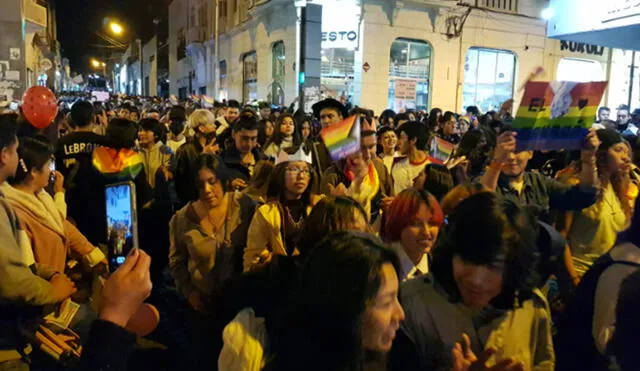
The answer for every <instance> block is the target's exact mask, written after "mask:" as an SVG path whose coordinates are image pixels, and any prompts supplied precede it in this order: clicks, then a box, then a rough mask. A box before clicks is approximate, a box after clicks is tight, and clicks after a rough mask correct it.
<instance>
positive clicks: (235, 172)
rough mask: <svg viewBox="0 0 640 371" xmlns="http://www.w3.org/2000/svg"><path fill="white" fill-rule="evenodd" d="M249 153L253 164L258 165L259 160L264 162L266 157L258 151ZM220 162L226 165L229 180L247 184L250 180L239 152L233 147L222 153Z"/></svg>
mask: <svg viewBox="0 0 640 371" xmlns="http://www.w3.org/2000/svg"><path fill="white" fill-rule="evenodd" d="M251 153H252V154H253V157H254V158H255V162H256V163H258V161H260V160H266V159H267V157H266V156H265V155H264V154H263V153H262V151H260V149H258V148H257V147H256V148H254V149H253V150H252V151H251ZM220 157H222V161H223V162H224V163H225V165H227V168H228V169H229V180H230V181H231V180H233V179H238V178H240V179H242V180H244V181H245V182H247V183H249V179H250V178H251V173H250V171H249V169H248V168H247V167H245V166H244V165H243V164H242V157H241V155H240V151H238V150H237V149H236V148H235V146H234V147H231V148H230V149H228V150H226V151H224V152H223V153H222V156H220Z"/></svg>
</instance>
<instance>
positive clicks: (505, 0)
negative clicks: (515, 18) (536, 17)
mask: <svg viewBox="0 0 640 371" xmlns="http://www.w3.org/2000/svg"><path fill="white" fill-rule="evenodd" d="M476 6H477V7H480V8H486V9H492V10H499V11H502V12H508V13H517V12H518V0H476Z"/></svg>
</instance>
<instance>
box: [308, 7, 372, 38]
mask: <svg viewBox="0 0 640 371" xmlns="http://www.w3.org/2000/svg"><path fill="white" fill-rule="evenodd" d="M313 3H314V4H319V5H322V31H321V32H322V35H321V37H322V48H348V49H356V48H357V47H358V43H359V39H360V37H359V30H360V11H361V9H360V6H359V5H358V2H356V1H354V0H342V1H340V2H336V1H335V0H314V1H313Z"/></svg>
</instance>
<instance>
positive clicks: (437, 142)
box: [429, 137, 456, 164]
mask: <svg viewBox="0 0 640 371" xmlns="http://www.w3.org/2000/svg"><path fill="white" fill-rule="evenodd" d="M455 149H456V145H455V144H453V143H451V142H447V141H446V140H444V139H442V138H438V137H433V140H432V141H431V150H430V151H429V157H430V158H431V162H433V163H436V164H444V163H445V162H446V161H447V160H448V159H449V158H450V157H451V155H452V154H453V151H454V150H455Z"/></svg>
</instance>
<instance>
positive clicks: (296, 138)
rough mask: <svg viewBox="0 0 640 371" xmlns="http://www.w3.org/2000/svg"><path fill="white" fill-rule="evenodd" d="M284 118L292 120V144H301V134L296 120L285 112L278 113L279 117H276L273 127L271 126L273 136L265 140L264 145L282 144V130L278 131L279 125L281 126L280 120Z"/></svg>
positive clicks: (295, 145)
mask: <svg viewBox="0 0 640 371" xmlns="http://www.w3.org/2000/svg"><path fill="white" fill-rule="evenodd" d="M285 118H290V119H291V120H292V121H293V146H294V147H297V146H300V144H302V135H301V134H300V129H299V128H298V125H296V120H295V119H294V118H293V116H292V115H290V114H288V113H285V114H282V115H280V117H278V119H277V120H276V124H275V127H274V128H273V136H272V137H271V139H270V140H269V141H268V142H267V144H266V146H269V145H270V144H275V145H276V146H280V145H281V144H282V142H283V141H284V134H282V132H281V131H280V127H281V126H282V122H283V121H284V119H285Z"/></svg>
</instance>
